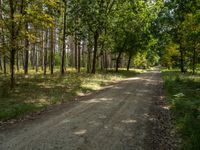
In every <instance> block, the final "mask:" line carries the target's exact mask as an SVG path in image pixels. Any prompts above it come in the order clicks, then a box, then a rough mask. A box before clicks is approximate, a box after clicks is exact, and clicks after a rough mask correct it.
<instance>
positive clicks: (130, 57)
mask: <svg viewBox="0 0 200 150" xmlns="http://www.w3.org/2000/svg"><path fill="white" fill-rule="evenodd" d="M131 59H132V55H131V54H129V58H128V64H127V71H129V69H130V64H131Z"/></svg>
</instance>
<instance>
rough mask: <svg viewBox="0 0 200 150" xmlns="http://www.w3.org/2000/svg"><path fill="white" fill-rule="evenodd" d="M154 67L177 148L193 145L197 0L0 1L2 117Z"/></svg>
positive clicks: (198, 104)
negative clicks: (178, 136) (177, 140)
mask: <svg viewBox="0 0 200 150" xmlns="http://www.w3.org/2000/svg"><path fill="white" fill-rule="evenodd" d="M155 66H158V67H159V68H160V70H161V72H162V73H161V74H162V77H163V80H164V90H165V91H166V93H167V94H166V97H167V99H168V103H169V104H170V105H171V106H172V112H173V113H175V114H176V115H175V116H176V117H175V118H176V126H177V128H178V130H179V131H180V132H181V133H183V139H184V140H185V141H186V142H185V143H186V144H185V145H184V144H183V145H184V146H185V148H184V149H187V150H189V149H191V150H192V149H193V150H198V149H199V148H200V144H199V142H198V141H199V140H200V129H199V127H200V119H199V118H200V117H199V116H200V100H199V99H200V90H199V89H200V0H0V99H1V100H0V109H1V110H0V120H2V121H5V120H9V119H12V118H17V117H21V116H24V115H25V114H28V113H31V112H35V111H38V110H42V109H44V108H46V107H47V106H50V105H52V104H57V103H62V102H64V101H66V100H70V99H72V98H74V97H75V96H80V95H83V94H86V93H89V92H93V91H94V90H98V89H100V87H102V86H105V85H109V84H112V83H113V82H115V81H119V80H122V79H124V78H128V77H132V76H135V75H137V74H142V73H144V72H146V71H148V70H151V68H152V67H155ZM190 122H192V124H189V123H190ZM184 146H183V147H184Z"/></svg>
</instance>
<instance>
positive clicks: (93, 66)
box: [92, 31, 99, 74]
mask: <svg viewBox="0 0 200 150" xmlns="http://www.w3.org/2000/svg"><path fill="white" fill-rule="evenodd" d="M98 38H99V33H98V31H96V32H95V33H94V54H93V63H92V73H93V74H95V73H96V58H97V50H98Z"/></svg>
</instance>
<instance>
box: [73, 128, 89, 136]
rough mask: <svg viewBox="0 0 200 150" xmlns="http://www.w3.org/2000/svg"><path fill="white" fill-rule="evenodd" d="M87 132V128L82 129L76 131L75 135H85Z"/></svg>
mask: <svg viewBox="0 0 200 150" xmlns="http://www.w3.org/2000/svg"><path fill="white" fill-rule="evenodd" d="M86 132H87V130H86V129H80V130H77V131H75V132H74V134H75V135H84V134H85V133H86Z"/></svg>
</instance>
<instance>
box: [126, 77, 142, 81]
mask: <svg viewBox="0 0 200 150" xmlns="http://www.w3.org/2000/svg"><path fill="white" fill-rule="evenodd" d="M141 79H142V78H140V77H134V78H127V79H125V80H124V81H132V80H141Z"/></svg>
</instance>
